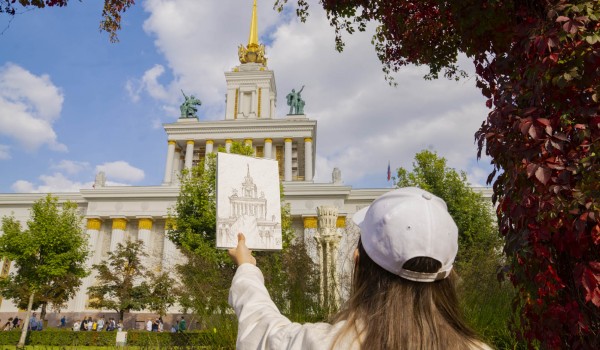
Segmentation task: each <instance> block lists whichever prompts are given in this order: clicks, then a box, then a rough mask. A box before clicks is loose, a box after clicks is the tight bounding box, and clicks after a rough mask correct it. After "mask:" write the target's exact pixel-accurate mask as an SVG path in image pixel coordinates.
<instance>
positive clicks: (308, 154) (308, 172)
mask: <svg viewBox="0 0 600 350" xmlns="http://www.w3.org/2000/svg"><path fill="white" fill-rule="evenodd" d="M312 152H313V149H312V139H311V138H310V137H307V138H305V139H304V181H312V176H313V169H312V163H313V162H312Z"/></svg>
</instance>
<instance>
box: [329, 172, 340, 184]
mask: <svg viewBox="0 0 600 350" xmlns="http://www.w3.org/2000/svg"><path fill="white" fill-rule="evenodd" d="M331 182H333V183H334V184H341V183H342V172H341V171H340V169H338V168H333V172H332V173H331Z"/></svg>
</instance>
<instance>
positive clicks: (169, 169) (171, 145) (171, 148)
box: [163, 140, 175, 185]
mask: <svg viewBox="0 0 600 350" xmlns="http://www.w3.org/2000/svg"><path fill="white" fill-rule="evenodd" d="M174 159H175V141H173V140H169V142H168V146H167V164H166V165H165V178H164V180H163V184H165V185H169V184H171V181H172V179H173V178H172V175H173V160H174Z"/></svg>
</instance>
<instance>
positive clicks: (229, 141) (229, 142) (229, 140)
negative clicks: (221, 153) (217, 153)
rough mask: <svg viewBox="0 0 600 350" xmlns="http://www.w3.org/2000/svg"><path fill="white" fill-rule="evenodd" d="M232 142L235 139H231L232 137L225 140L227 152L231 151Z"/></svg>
mask: <svg viewBox="0 0 600 350" xmlns="http://www.w3.org/2000/svg"><path fill="white" fill-rule="evenodd" d="M232 143H233V140H231V139H227V140H225V152H227V153H230V152H231V144H232Z"/></svg>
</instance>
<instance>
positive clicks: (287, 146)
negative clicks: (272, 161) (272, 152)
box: [283, 138, 292, 181]
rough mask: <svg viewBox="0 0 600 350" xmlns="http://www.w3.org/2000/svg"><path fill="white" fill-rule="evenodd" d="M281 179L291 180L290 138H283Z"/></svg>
mask: <svg viewBox="0 0 600 350" xmlns="http://www.w3.org/2000/svg"><path fill="white" fill-rule="evenodd" d="M283 158H284V159H283V161H284V172H283V181H292V139H290V138H287V139H285V151H284V155H283Z"/></svg>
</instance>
